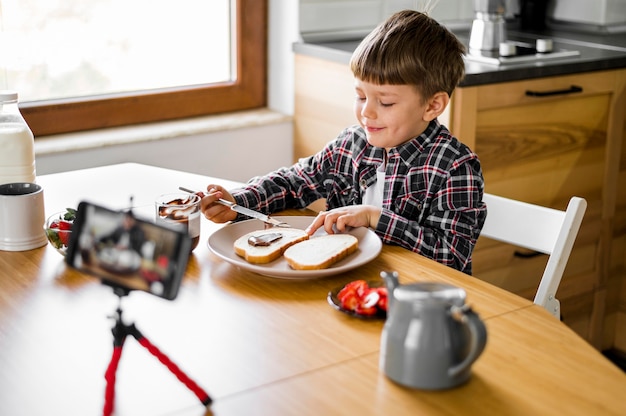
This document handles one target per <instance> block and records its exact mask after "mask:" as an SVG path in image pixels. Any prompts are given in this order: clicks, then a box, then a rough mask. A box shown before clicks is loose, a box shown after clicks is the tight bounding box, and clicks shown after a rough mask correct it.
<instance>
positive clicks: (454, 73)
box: [350, 10, 465, 100]
mask: <svg viewBox="0 0 626 416" xmlns="http://www.w3.org/2000/svg"><path fill="white" fill-rule="evenodd" d="M464 53H465V47H464V46H463V44H462V43H461V42H460V41H459V40H458V39H457V38H456V36H454V34H453V33H451V32H450V31H449V30H448V29H446V28H445V27H443V26H441V25H440V24H439V23H437V21H436V20H435V19H433V18H431V17H429V16H427V15H426V14H424V13H421V12H417V11H414V10H404V11H401V12H397V13H395V14H393V15H392V16H391V17H389V18H388V19H387V20H386V21H385V22H383V23H381V24H380V25H379V26H378V27H377V28H376V29H374V30H373V31H372V32H371V33H370V34H369V35H367V36H366V37H365V39H363V41H362V42H361V44H360V45H359V46H358V47H357V48H356V50H355V51H354V53H353V54H352V58H351V60H350V69H352V73H353V74H354V76H355V77H357V78H359V79H360V80H363V81H365V82H370V83H373V84H378V85H382V84H391V85H414V86H415V87H416V88H417V90H418V91H419V92H420V94H421V95H422V99H423V100H426V99H428V98H430V97H432V96H433V95H434V94H435V93H437V92H440V91H444V92H446V93H448V95H452V91H454V88H456V86H457V85H458V84H459V82H461V80H462V79H463V77H464V75H465V63H464V62H463V54H464Z"/></svg>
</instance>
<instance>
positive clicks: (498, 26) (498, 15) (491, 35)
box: [469, 0, 506, 52]
mask: <svg viewBox="0 0 626 416" xmlns="http://www.w3.org/2000/svg"><path fill="white" fill-rule="evenodd" d="M504 14H505V2H504V0H474V21H473V22H472V30H471V32H470V40H469V47H470V52H471V51H472V50H481V51H493V50H498V49H499V48H500V43H503V42H504V41H506V21H505V19H504Z"/></svg>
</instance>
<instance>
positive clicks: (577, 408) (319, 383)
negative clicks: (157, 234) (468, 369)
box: [0, 164, 626, 416]
mask: <svg viewBox="0 0 626 416" xmlns="http://www.w3.org/2000/svg"><path fill="white" fill-rule="evenodd" d="M38 182H39V183H40V184H41V185H42V186H43V187H44V194H45V201H46V211H47V213H52V212H54V211H58V210H61V209H63V208H65V207H68V206H76V205H77V204H78V202H79V201H81V200H83V199H87V200H91V201H94V202H97V203H99V204H103V205H107V206H109V207H112V208H123V207H126V206H128V200H129V196H130V195H131V194H133V195H134V201H135V206H136V207H137V208H136V209H137V210H138V211H142V210H143V211H145V212H151V210H152V206H153V205H152V204H153V200H154V197H155V196H157V195H159V194H162V193H167V192H171V191H176V190H177V188H178V186H186V187H190V188H196V189H204V188H205V186H206V184H208V183H210V182H218V183H221V184H223V185H225V186H227V187H229V186H234V185H236V184H235V183H232V182H228V181H225V180H220V179H215V178H207V177H203V176H199V175H194V174H189V173H184V172H178V171H172V170H166V169H161V168H155V167H150V166H144V165H137V164H121V165H114V166H107V167H101V168H93V169H87V170H82V171H75V172H67V173H59V174H53V175H45V176H41V177H39V178H38ZM292 214H303V213H302V212H292ZM218 227H220V225H216V224H213V223H211V222H209V221H207V220H204V219H203V220H202V230H201V244H200V245H199V246H198V247H197V248H196V250H195V251H194V253H193V256H192V257H191V260H190V263H189V266H188V270H187V273H186V276H185V278H184V281H183V285H182V287H181V291H180V294H179V296H178V298H177V299H176V300H174V301H166V300H162V299H160V298H157V297H155V296H152V295H149V294H145V293H140V292H134V293H131V295H130V296H128V297H127V298H125V299H124V301H123V306H124V314H125V316H126V318H127V319H128V320H132V321H134V322H135V323H136V324H137V326H138V327H139V328H140V329H141V330H142V332H143V333H144V335H145V336H146V337H147V338H149V339H150V340H151V341H152V342H153V343H154V344H156V345H157V346H158V347H159V348H160V349H161V350H163V352H165V353H166V354H167V355H169V357H170V358H171V359H172V360H173V361H174V362H176V363H177V364H178V365H179V366H180V367H181V368H182V369H183V370H184V371H185V372H187V374H188V375H189V376H190V377H191V378H192V379H194V380H195V381H197V382H198V383H199V384H200V385H201V386H202V387H203V388H204V389H206V390H207V391H208V392H209V394H210V395H211V396H212V397H213V399H214V403H213V405H212V406H211V410H212V411H213V412H214V414H216V415H252V414H259V415H320V414H329V415H330V414H360V415H381V414H394V415H398V414H438V415H439V414H441V415H459V414H481V415H485V414H502V415H516V414H519V415H528V414H564V415H565V414H567V415H573V414H580V415H591V414H603V415H606V414H615V415H624V414H626V401H624V399H623V398H624V397H625V396H624V395H625V393H626V375H624V374H623V373H622V372H621V371H620V370H619V369H618V368H617V367H615V366H614V365H613V364H612V363H610V362H609V361H608V360H606V359H605V358H604V357H603V356H602V355H601V354H600V353H599V352H597V351H596V350H595V349H593V348H592V347H591V346H589V345H588V344H587V343H586V342H585V341H583V340H582V339H581V338H580V337H578V336H577V335H576V334H575V333H574V332H572V331H571V330H570V329H568V328H567V327H566V326H565V325H563V324H561V323H560V322H558V321H557V320H555V319H554V318H553V317H552V316H550V315H549V314H548V313H547V312H546V311H544V310H543V309H542V308H540V307H538V306H535V305H533V304H532V303H530V302H529V301H527V300H525V299H522V298H520V297H518V296H516V295H513V294H511V293H509V292H506V291H503V290H501V289H498V288H496V287H494V286H491V285H489V284H487V283H484V282H482V281H480V280H478V279H473V278H471V277H469V276H466V275H464V274H462V273H460V272H457V271H455V270H453V269H450V268H448V267H446V266H443V265H440V264H438V263H435V262H433V261H431V260H428V259H426V258H423V257H421V256H419V255H416V254H414V253H411V252H409V251H407V250H405V249H402V248H399V247H394V246H384V247H383V250H382V253H381V254H380V256H379V257H378V258H377V259H375V260H374V261H372V262H371V263H369V264H367V265H364V266H362V267H360V268H358V269H355V270H353V271H351V272H348V273H345V274H342V275H338V276H334V277H329V278H323V279H316V280H309V281H293V280H283V279H274V278H269V277H263V276H260V275H256V274H254V273H250V272H247V271H243V270H240V269H238V268H236V267H234V266H232V265H230V264H229V263H226V262H224V261H222V260H220V259H219V258H217V257H216V256H214V255H213V254H212V253H211V252H210V250H209V249H208V247H207V245H206V240H207V238H208V236H209V234H210V233H211V232H212V231H214V230H216V229H218ZM381 270H397V271H398V272H399V273H400V276H401V282H403V283H406V282H410V281H427V280H433V281H441V282H447V283H452V284H454V285H457V286H460V287H463V288H464V289H465V290H466V291H467V299H468V303H469V304H471V305H472V306H473V308H474V309H475V310H476V311H477V312H478V313H479V315H480V316H481V317H482V318H483V320H484V321H485V323H486V326H487V329H488V334H489V340H488V343H487V347H486V349H485V351H484V353H483V354H482V355H481V357H480V358H479V359H478V361H477V362H476V363H475V364H474V366H473V376H472V378H471V380H470V381H469V383H467V384H465V385H463V386H461V387H459V388H456V389H452V390H448V391H438V392H428V391H419V390H412V389H408V388H404V387H401V386H399V385H397V384H394V383H393V382H391V381H390V380H389V379H387V378H386V376H385V375H384V374H383V373H381V372H380V370H379V368H378V358H379V342H380V333H381V329H382V325H383V322H380V321H364V320H359V319H355V318H352V317H349V316H347V315H344V314H342V313H340V312H337V311H335V310H334V309H332V308H331V307H330V306H329V305H328V304H327V301H326V295H327V293H328V291H329V290H330V289H332V288H335V287H338V286H340V285H343V284H345V283H347V282H349V281H351V280H354V279H357V278H366V279H375V278H377V277H378V275H379V273H380V271H381ZM0 271H1V272H0V273H1V278H0V415H12V416H14V415H39V414H58V415H93V414H98V413H99V412H101V409H102V405H103V401H104V386H105V380H104V371H105V369H106V366H107V364H108V362H109V359H110V357H111V350H112V341H113V340H112V335H111V326H112V321H111V320H109V319H107V316H108V315H110V314H111V313H113V312H114V310H115V308H116V306H117V302H118V299H117V297H116V296H115V295H114V294H113V293H112V291H111V290H110V289H109V288H107V287H105V286H103V285H101V284H100V283H99V281H98V280H97V279H94V278H92V277H88V276H84V275H82V274H80V273H78V272H76V271H74V270H71V269H68V268H67V267H66V266H65V264H64V262H63V260H62V257H61V256H60V255H59V253H57V252H56V251H55V250H54V249H53V248H52V247H51V246H46V247H42V248H40V249H36V250H31V251H25V252H2V251H0ZM116 387H117V395H116V410H117V413H116V414H118V415H138V414H141V415H144V414H145V415H200V414H205V409H204V408H203V406H202V405H201V404H200V403H199V402H198V400H197V398H196V397H195V396H194V395H193V394H192V393H191V392H190V391H189V390H187V388H186V387H184V386H183V385H182V384H181V383H180V382H178V380H176V379H175V378H174V377H173V376H172V375H171V374H170V373H169V372H168V371H167V370H166V369H165V367H163V366H162V365H161V364H160V363H159V362H158V361H157V360H156V359H155V358H154V357H153V356H152V355H150V354H149V353H148V352H147V351H146V350H144V349H143V348H141V347H140V346H139V344H138V343H137V342H136V341H135V340H134V339H132V338H129V339H128V340H127V342H126V345H125V347H124V351H123V354H122V359H121V362H120V366H119V369H118V373H117V383H116ZM207 413H208V412H207Z"/></svg>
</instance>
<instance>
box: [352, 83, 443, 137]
mask: <svg viewBox="0 0 626 416" xmlns="http://www.w3.org/2000/svg"><path fill="white" fill-rule="evenodd" d="M355 90H356V99H355V103H354V113H355V115H356V118H357V120H358V121H359V124H360V125H361V127H363V129H365V132H366V134H367V141H368V142H369V143H370V144H371V145H372V146H376V147H383V148H385V149H390V148H392V147H396V146H399V145H400V144H402V143H404V142H406V141H408V140H410V139H412V138H414V137H416V136H418V135H420V134H421V133H422V132H423V131H424V130H425V129H426V127H427V126H428V123H429V122H430V121H431V120H433V119H434V118H436V117H437V115H438V114H435V113H434V112H433V111H432V108H431V103H430V102H423V101H424V100H422V96H421V95H420V94H419V92H418V91H417V88H415V87H414V86H412V85H388V84H383V85H377V84H371V83H369V82H365V81H362V80H360V79H358V78H355ZM428 101H430V100H428Z"/></svg>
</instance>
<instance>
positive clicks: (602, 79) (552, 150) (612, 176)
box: [451, 71, 625, 348]
mask: <svg viewBox="0 0 626 416" xmlns="http://www.w3.org/2000/svg"><path fill="white" fill-rule="evenodd" d="M624 79H625V76H624V71H605V72H594V73H587V74H577V75H571V76H560V77H553V78H541V79H534V80H526V81H518V82H510V83H503V84H490V85H484V86H477V87H468V88H460V89H459V90H457V92H455V96H454V97H453V103H452V110H451V112H452V115H451V119H452V125H451V131H452V133H453V134H455V135H457V136H458V137H459V138H460V139H461V140H463V141H465V142H466V143H468V144H469V145H470V146H471V147H472V148H473V149H474V150H475V151H476V153H477V154H478V156H479V157H480V160H481V164H482V167H483V172H484V176H485V189H486V191H487V192H489V193H492V194H496V195H502V196H506V197H509V198H514V199H519V200H522V201H527V202H532V203H536V204H541V205H546V206H550V207H554V208H559V209H565V207H566V206H567V202H568V200H569V198H570V197H571V196H574V195H575V196H580V197H583V198H585V199H586V200H587V202H588V204H589V205H588V209H587V212H586V215H585V219H584V221H583V225H582V227H581V230H580V233H579V236H578V238H577V241H576V244H575V246H574V250H573V252H572V255H571V257H570V261H569V263H568V266H567V269H566V271H565V275H564V277H563V280H562V282H561V286H560V288H559V291H558V293H557V297H558V298H559V299H560V301H561V308H562V315H563V319H564V320H565V322H566V323H567V324H568V325H570V327H572V328H573V329H574V330H576V332H578V333H579V334H580V335H581V336H583V337H584V338H586V339H587V340H589V341H590V342H592V343H593V344H594V345H595V346H596V347H598V348H601V347H603V345H602V344H603V343H610V341H607V337H605V336H603V325H604V318H605V317H606V315H607V312H608V313H610V312H611V311H612V310H613V309H615V308H614V306H615V305H614V304H611V302H612V301H611V299H609V298H608V297H607V295H608V294H609V292H608V291H607V289H608V288H610V287H613V286H619V283H620V280H621V278H620V277H619V273H612V272H611V269H612V268H614V267H617V268H619V267H622V266H621V265H619V264H615V261H613V262H612V261H611V244H612V242H613V240H614V238H615V236H614V233H613V227H612V225H613V224H614V221H615V213H616V200H617V199H618V192H619V193H623V192H624V191H623V190H622V189H618V184H617V178H618V177H619V169H620V168H619V166H620V146H621V142H622V139H623V137H624V131H623V130H624V129H623V125H624V124H623V123H624V114H623V101H624V93H625V87H624V82H625V81H624ZM613 260H615V259H613ZM546 261H547V257H546V256H544V255H536V254H535V253H524V252H521V251H520V250H517V249H515V248H514V247H510V246H507V245H505V244H501V243H495V242H490V241H488V240H486V239H481V240H480V241H479V244H478V246H477V247H476V250H475V252H474V275H475V276H476V277H478V278H481V279H484V280H487V281H490V282H492V283H494V284H496V285H498V286H502V287H504V288H507V289H509V290H511V291H513V292H515V293H518V294H520V295H522V296H525V297H528V298H531V299H532V296H533V294H534V292H535V291H536V287H537V284H538V282H539V279H540V278H541V274H542V272H543V268H544V267H545V262H546ZM615 276H617V277H615ZM608 338H610V337H608Z"/></svg>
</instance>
